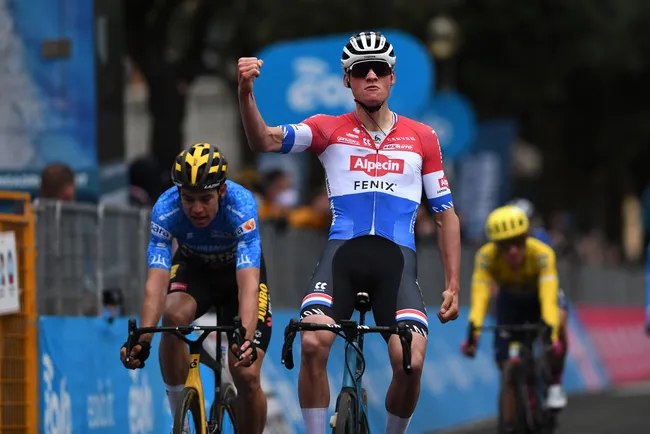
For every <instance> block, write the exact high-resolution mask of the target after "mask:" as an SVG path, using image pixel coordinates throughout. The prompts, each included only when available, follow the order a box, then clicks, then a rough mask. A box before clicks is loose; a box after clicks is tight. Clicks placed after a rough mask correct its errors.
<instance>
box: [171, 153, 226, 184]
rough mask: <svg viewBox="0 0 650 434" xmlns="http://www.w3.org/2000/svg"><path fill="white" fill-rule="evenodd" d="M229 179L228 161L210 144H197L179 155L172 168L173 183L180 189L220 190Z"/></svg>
mask: <svg viewBox="0 0 650 434" xmlns="http://www.w3.org/2000/svg"><path fill="white" fill-rule="evenodd" d="M227 177H228V161H227V160H226V157H225V156H224V155H223V153H222V152H221V151H220V150H219V148H217V147H216V146H214V145H211V144H209V143H196V144H194V145H192V146H191V147H190V148H189V149H187V150H185V151H183V152H181V153H180V154H178V156H177V157H176V159H175V160H174V164H173V166H172V182H173V183H174V184H176V186H177V187H180V188H188V189H192V190H207V189H211V188H219V187H221V186H222V185H223V183H224V182H226V178H227Z"/></svg>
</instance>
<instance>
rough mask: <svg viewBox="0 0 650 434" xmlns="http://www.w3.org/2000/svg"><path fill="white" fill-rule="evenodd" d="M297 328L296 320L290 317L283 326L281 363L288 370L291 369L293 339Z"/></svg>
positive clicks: (292, 364) (292, 365)
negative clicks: (287, 323) (287, 322)
mask: <svg viewBox="0 0 650 434" xmlns="http://www.w3.org/2000/svg"><path fill="white" fill-rule="evenodd" d="M297 330H298V320H297V319H296V318H291V320H289V325H287V326H286V327H285V328H284V345H283V346H282V364H283V365H284V366H285V368H287V369H288V370H292V369H293V367H294V363H293V341H294V339H295V338H296V333H297Z"/></svg>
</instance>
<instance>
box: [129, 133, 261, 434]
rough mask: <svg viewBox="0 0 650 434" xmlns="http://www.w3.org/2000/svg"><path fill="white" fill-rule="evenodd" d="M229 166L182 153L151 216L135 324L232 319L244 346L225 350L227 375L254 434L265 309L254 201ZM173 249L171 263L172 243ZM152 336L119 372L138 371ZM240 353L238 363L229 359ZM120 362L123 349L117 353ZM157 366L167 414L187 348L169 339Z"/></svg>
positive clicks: (204, 149) (210, 150)
mask: <svg viewBox="0 0 650 434" xmlns="http://www.w3.org/2000/svg"><path fill="white" fill-rule="evenodd" d="M227 173H228V163H227V161H226V158H225V157H224V155H223V154H222V153H221V152H220V151H219V149H218V148H217V147H216V146H214V145H210V144H207V143H198V144H195V145H193V146H192V147H190V148H189V149H188V150H186V151H183V152H181V153H180V154H179V155H178V156H177V157H176V160H175V161H174V164H173V166H172V171H171V176H172V181H173V182H174V184H175V187H172V188H170V189H169V190H167V191H166V192H165V193H163V195H162V196H160V198H159V199H158V201H157V202H156V204H155V205H154V207H153V211H152V215H151V241H150V242H149V250H148V258H149V259H148V263H149V274H148V277H147V283H146V287H145V298H144V303H143V307H142V314H141V317H140V324H141V326H142V327H150V326H155V325H156V324H158V321H159V320H160V318H161V315H162V322H163V325H165V326H185V325H189V324H190V323H191V322H192V321H193V320H194V319H196V318H198V317H200V316H202V315H204V314H205V313H206V312H207V311H208V310H209V309H211V308H213V307H215V308H216V310H217V318H218V321H219V323H220V324H226V325H228V324H232V320H233V318H234V317H235V316H236V315H239V316H240V317H241V319H242V323H243V325H244V327H245V328H246V339H245V343H244V344H243V345H242V347H241V348H237V346H236V345H235V344H233V343H232V342H231V345H232V354H230V357H229V359H230V370H231V373H232V377H233V380H234V382H235V386H236V387H237V393H238V398H237V402H236V406H235V411H236V417H237V421H238V427H239V430H240V432H242V433H253V434H261V433H262V431H263V429H264V425H265V422H266V398H265V396H264V392H263V391H262V388H261V384H260V369H261V365H262V360H263V358H264V353H265V352H266V349H267V347H268V345H269V341H270V338H271V324H272V317H271V302H270V297H269V293H268V287H267V285H266V272H265V268H264V258H263V256H262V248H261V241H260V235H259V231H258V218H257V204H256V202H255V198H254V197H253V194H252V193H251V192H249V191H248V190H246V189H245V188H244V187H242V186H240V185H239V184H236V183H234V182H232V181H227V180H226V178H227ZM173 239H176V241H177V242H178V249H177V250H176V253H175V254H174V255H173V257H172V240H173ZM151 339H152V335H143V336H142V337H141V338H140V342H139V343H138V345H136V346H135V347H134V348H133V352H132V356H133V359H132V361H131V362H130V363H129V364H126V363H125V366H126V367H127V368H130V369H136V368H142V367H144V363H145V360H146V359H147V357H148V356H149V352H150V343H151ZM240 351H241V355H240V357H239V358H238V357H237V356H235V354H237V353H239V352H240ZM120 355H121V358H122V362H123V363H124V362H125V357H126V349H125V347H122V349H121V351H120ZM159 356H160V366H161V371H162V375H163V380H164V382H165V388H166V390H167V395H168V398H169V405H170V408H171V409H172V413H173V412H174V409H175V408H176V405H177V403H178V400H179V398H180V394H181V391H182V390H183V387H184V382H185V380H186V378H187V373H188V366H189V353H188V349H187V345H186V344H185V343H183V342H182V341H181V340H179V339H177V338H176V337H175V336H174V335H172V334H163V335H162V338H161V342H160V353H159Z"/></svg>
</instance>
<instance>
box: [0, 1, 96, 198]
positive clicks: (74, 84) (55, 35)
mask: <svg viewBox="0 0 650 434" xmlns="http://www.w3.org/2000/svg"><path fill="white" fill-rule="evenodd" d="M0 22H2V26H3V36H2V38H3V45H2V64H3V66H5V68H4V70H3V73H2V77H0V95H2V98H0V152H1V153H2V155H4V156H5V158H2V160H1V161H0V188H2V189H12V190H14V189H15V190H23V191H29V192H32V193H33V192H35V191H36V190H37V189H38V185H39V182H40V179H39V176H38V174H39V172H40V170H42V168H43V167H45V166H46V165H47V164H49V163H54V162H65V163H66V164H68V165H69V166H71V167H72V169H74V170H75V172H77V174H78V175H79V176H80V177H81V178H83V179H81V180H80V182H79V185H78V186H79V188H80V190H81V191H80V194H81V195H82V196H87V195H94V194H96V190H97V184H98V180H97V175H96V170H97V151H96V146H95V127H96V116H95V114H96V110H95V61H94V59H95V54H94V53H95V51H94V37H93V35H94V18H93V2H92V1H86V0H56V1H53V0H34V1H30V2H22V1H9V2H7V1H3V2H0ZM46 42H47V44H45V46H46V47H47V46H49V47H51V49H49V50H48V49H46V48H44V43H46ZM66 43H69V45H67V47H68V48H69V54H68V53H66V49H65V48H64V47H66ZM48 44H49V45H48ZM54 47H58V49H54ZM47 51H49V52H51V53H54V52H55V51H58V54H57V56H55V57H53V58H48V57H46V56H45V55H44V52H47Z"/></svg>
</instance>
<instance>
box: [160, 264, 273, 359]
mask: <svg viewBox="0 0 650 434" xmlns="http://www.w3.org/2000/svg"><path fill="white" fill-rule="evenodd" d="M260 261H261V262H260V284H259V306H258V311H257V330H256V331H255V339H254V342H255V345H257V347H258V348H260V349H261V350H262V351H264V352H266V349H267V348H268V347H269V342H270V341H271V325H272V324H273V319H272V314H271V296H270V294H269V290H268V286H267V283H266V268H265V266H264V257H263V256H262V258H261V260H260ZM169 277H170V278H169V287H168V288H167V293H168V294H169V293H172V292H185V293H187V294H189V295H191V296H192V297H193V298H194V300H196V306H197V307H196V314H195V316H194V319H196V318H199V317H201V316H203V315H204V314H205V313H206V312H208V310H210V309H211V308H213V307H214V308H215V309H216V313H217V322H218V323H219V325H232V323H233V318H234V317H235V316H237V315H238V314H239V290H238V286H237V275H236V269H235V265H234V264H233V265H232V266H229V267H225V268H220V269H214V268H211V267H209V266H206V265H205V263H203V262H201V261H199V260H197V259H194V260H193V259H192V258H188V257H186V256H185V255H183V254H182V253H181V252H180V251H177V252H176V254H175V255H174V259H173V260H172V269H171V272H170V275H169ZM229 339H230V335H229ZM231 343H232V342H231Z"/></svg>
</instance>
